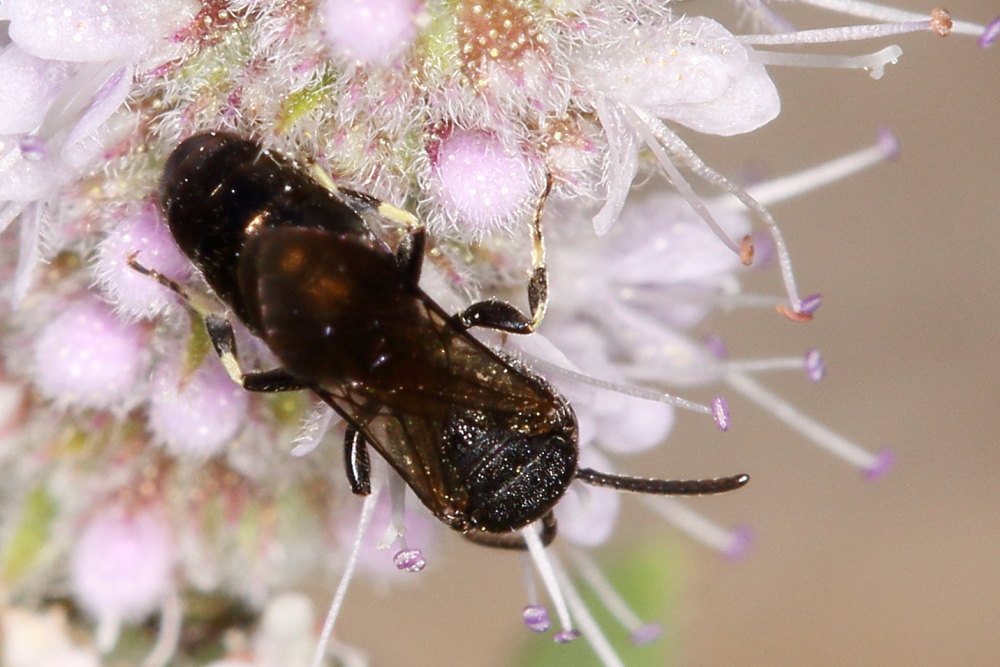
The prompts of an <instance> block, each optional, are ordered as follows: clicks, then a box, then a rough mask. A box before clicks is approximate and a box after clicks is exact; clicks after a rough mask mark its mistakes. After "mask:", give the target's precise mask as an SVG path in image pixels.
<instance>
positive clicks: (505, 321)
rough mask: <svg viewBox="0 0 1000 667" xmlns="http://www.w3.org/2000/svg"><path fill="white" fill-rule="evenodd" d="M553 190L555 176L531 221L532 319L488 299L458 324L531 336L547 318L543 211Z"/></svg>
mask: <svg viewBox="0 0 1000 667" xmlns="http://www.w3.org/2000/svg"><path fill="white" fill-rule="evenodd" d="M551 190H552V174H547V175H546V178H545V189H544V190H543V191H542V195H541V197H539V198H538V204H537V205H536V206H535V213H534V216H533V217H532V220H531V232H532V245H531V277H530V278H529V279H528V308H529V309H530V310H531V315H530V316H528V315H525V314H524V313H522V312H521V311H520V310H518V308H517V307H516V306H514V305H512V304H510V303H507V302H506V301H500V300H499V299H486V300H485V301H479V302H478V303H474V304H472V305H471V306H469V307H468V308H466V309H465V310H463V311H462V312H461V313H459V314H458V316H457V317H456V320H457V321H458V323H459V325H460V326H462V327H464V328H466V329H468V328H469V327H484V328H487V329H496V330H498V331H506V332H508V333H515V334H530V333H531V332H533V331H534V330H535V329H537V328H538V325H539V324H541V323H542V318H543V317H545V310H546V308H547V307H548V303H549V273H548V269H547V268H546V266H545V241H544V238H543V237H542V210H543V209H544V208H545V200H546V199H548V197H549V192H550V191H551Z"/></svg>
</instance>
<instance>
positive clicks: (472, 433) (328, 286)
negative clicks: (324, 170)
mask: <svg viewBox="0 0 1000 667" xmlns="http://www.w3.org/2000/svg"><path fill="white" fill-rule="evenodd" d="M160 194H161V201H162V205H163V209H164V211H165V212H166V216H167V221H168V224H169V226H170V230H171V232H172V234H173V236H174V238H175V239H176V240H177V243H178V244H179V245H180V247H181V249H182V250H183V251H184V252H185V253H186V254H187V255H188V257H190V258H191V260H192V262H193V263H194V264H195V265H196V266H197V267H198V269H199V270H200V271H201V273H202V275H203V276H204V278H205V280H206V281H207V283H208V285H209V286H210V287H211V288H212V290H213V291H214V292H215V294H216V296H218V297H219V299H221V300H222V301H223V302H225V304H226V305H228V306H229V308H231V310H232V312H233V313H234V314H235V315H236V317H238V318H239V319H240V321H242V322H243V323H244V324H245V325H246V326H247V328H248V329H249V330H250V331H251V332H252V333H253V334H254V335H255V336H257V337H259V338H260V339H261V340H262V341H264V342H265V343H266V344H267V346H268V347H269V348H270V350H271V351H272V352H273V353H274V355H275V357H276V358H277V359H278V360H279V361H280V363H281V368H278V369H274V370H270V371H252V372H243V371H241V370H239V367H238V361H237V357H236V349H235V342H234V338H233V333H232V328H231V326H230V325H229V323H228V321H226V320H225V319H223V318H221V317H219V316H218V315H209V316H207V317H206V326H207V328H208V330H209V334H210V335H211V338H212V341H213V343H214V345H215V347H216V350H217V352H218V353H219V355H220V357H222V359H223V362H224V363H226V365H227V368H228V369H229V370H230V373H231V374H232V375H233V377H234V379H236V381H238V382H240V383H241V384H242V386H244V387H245V388H246V389H248V390H251V391H283V390H292V389H309V390H312V391H314V392H315V393H316V394H317V395H319V396H320V397H321V398H322V399H323V400H324V401H325V402H326V403H328V404H329V405H330V407H332V408H333V409H334V410H336V411H337V412H338V413H339V414H340V415H341V416H342V417H343V418H344V419H345V420H346V422H347V424H348V429H347V437H346V440H345V458H346V463H347V474H348V479H349V481H350V483H351V486H352V489H353V490H354V492H355V493H358V494H365V493H368V492H369V490H370V485H369V480H368V467H369V466H368V458H367V447H366V446H367V445H371V446H372V447H374V448H375V450H376V451H378V453H379V454H380V455H381V456H382V457H383V458H384V459H385V460H386V461H387V462H388V463H389V464H390V465H391V466H392V467H393V468H394V469H395V470H396V472H398V473H399V475H400V476H401V477H402V478H403V479H404V480H405V481H406V483H407V484H408V485H409V487H410V488H411V489H412V490H413V492H414V493H415V494H416V495H417V497H418V498H419V499H420V500H421V501H422V502H423V503H424V505H426V506H427V507H428V509H430V510H431V512H433V513H434V514H435V516H437V517H438V518H439V519H440V520H441V521H443V522H444V523H446V524H447V525H449V526H451V527H452V528H454V529H456V530H458V531H460V532H462V533H463V534H464V535H465V536H467V537H469V538H470V539H473V540H475V541H478V542H481V543H485V544H489V545H492V546H501V547H514V548H523V546H524V541H523V539H522V538H521V536H520V535H518V534H517V533H514V532H513V531H515V530H517V529H519V528H521V527H523V526H526V525H528V524H530V523H532V522H535V521H537V520H539V519H542V520H543V526H544V529H543V540H544V542H546V543H548V542H549V541H551V539H552V537H553V536H554V534H555V522H554V520H553V519H552V515H551V509H552V507H553V506H554V505H555V504H556V502H557V501H558V500H559V499H560V497H561V496H562V495H563V494H564V493H565V492H566V489H567V488H568V487H569V485H570V483H571V482H572V481H573V479H574V478H577V479H580V480H581V481H584V482H587V483H590V484H599V485H604V486H613V487H615V488H620V489H625V490H632V491H640V492H647V493H711V492H717V491H724V490H728V489H730V488H736V487H738V486H742V484H744V483H745V482H746V480H747V479H748V478H747V477H746V476H745V475H744V476H738V477H733V478H723V479H719V480H702V481H695V482H680V481H667V480H646V479H638V478H631V477H623V476H617V475H609V474H606V473H600V472H597V471H593V470H589V469H581V470H578V469H577V451H578V450H577V424H576V418H575V416H574V414H573V410H572V408H571V407H570V406H569V404H568V403H567V402H566V400H565V399H564V398H562V397H561V396H560V395H559V394H558V393H557V392H556V391H555V390H554V389H553V388H552V387H551V385H549V384H548V383H547V382H546V381H545V380H543V379H542V378H541V377H539V376H538V375H536V374H535V373H533V372H531V371H530V370H529V369H528V368H526V367H525V366H524V365H523V364H521V363H519V362H517V361H515V360H513V359H511V358H509V357H507V356H505V355H504V354H502V353H500V352H497V351H495V350H492V349H490V348H489V347H487V346H485V345H483V344H482V343H480V342H479V341H478V340H476V339H475V338H473V337H472V336H470V335H469V333H468V332H467V328H468V327H469V326H485V327H491V328H495V329H500V330H504V331H509V332H515V333H527V332H530V331H531V330H532V329H533V328H534V325H536V324H537V322H538V320H540V318H541V313H542V312H544V302H545V299H546V287H545V285H546V281H545V270H544V263H543V262H541V261H540V262H539V264H538V265H537V266H536V270H535V273H534V275H533V276H532V280H531V284H530V285H529V300H530V301H531V308H532V314H533V316H534V317H533V318H527V317H525V316H524V315H523V314H521V313H520V312H519V311H517V309H515V308H514V307H513V306H511V305H509V304H506V303H503V302H499V301H492V300H491V301H484V302H480V303H478V304H474V305H473V306H471V307H470V308H468V309H467V310H465V311H464V312H463V313H460V314H459V315H450V314H448V313H446V312H444V311H443V310H442V309H441V307H440V306H438V304H437V303H435V302H434V301H433V300H432V299H431V298H430V297H428V296H427V294H425V293H424V292H423V291H422V290H421V289H420V287H419V286H418V280H419V277H420V270H421V260H422V256H423V248H424V232H423V229H422V227H419V226H414V227H413V228H412V229H411V232H410V234H409V236H408V237H407V238H406V239H405V241H404V242H403V243H401V244H400V246H399V248H398V249H397V250H396V251H393V250H392V249H391V248H390V247H389V246H388V245H387V244H386V243H385V242H384V241H382V240H381V239H380V238H378V237H377V236H376V235H375V234H374V233H373V232H372V230H371V228H370V227H369V226H368V224H367V223H366V222H365V219H364V216H366V215H371V214H380V213H384V212H385V211H386V210H391V211H396V212H399V210H398V209H394V208H392V207H389V206H388V205H386V204H383V203H381V202H379V201H378V200H376V199H374V198H372V197H370V196H368V195H364V194H362V193H358V192H353V191H350V190H342V189H338V188H336V186H333V185H332V184H330V185H329V186H324V185H321V184H320V183H319V182H317V181H316V180H314V179H313V178H311V177H310V176H309V175H308V172H307V171H306V170H304V169H302V168H301V167H299V166H298V165H296V164H295V163H293V162H291V161H289V160H287V159H285V158H283V157H281V156H279V155H277V154H275V153H274V152H271V151H267V150H263V149H262V148H261V147H260V146H259V145H258V144H257V143H255V142H252V141H248V140H246V139H242V138H239V137H236V136H233V135H229V134H224V133H217V132H212V133H206V134H200V135H196V136H194V137H192V138H190V139H188V140H186V141H185V142H183V143H182V144H181V145H180V146H178V147H177V149H176V150H175V151H174V152H173V154H171V156H170V157H169V159H168V161H167V165H166V168H165V170H164V173H163V178H162V181H161V184H160ZM539 215H540V208H539V212H538V214H536V231H537V232H538V235H537V239H538V242H539V243H540V226H538V217H539ZM133 265H134V266H135V267H136V268H137V269H138V270H140V271H143V272H145V273H147V274H150V275H154V276H155V277H157V278H158V279H160V280H162V281H166V279H165V278H163V277H162V276H159V275H158V274H155V272H152V271H149V270H148V269H144V268H142V267H140V266H138V265H135V264H133ZM167 282H169V281H167ZM174 288H175V289H178V290H181V289H182V288H179V287H178V286H174Z"/></svg>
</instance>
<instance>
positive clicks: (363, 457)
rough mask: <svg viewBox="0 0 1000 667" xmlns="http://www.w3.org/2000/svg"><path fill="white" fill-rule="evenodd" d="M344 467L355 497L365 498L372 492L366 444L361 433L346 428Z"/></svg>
mask: <svg viewBox="0 0 1000 667" xmlns="http://www.w3.org/2000/svg"><path fill="white" fill-rule="evenodd" d="M344 465H345V466H346V467H347V481H348V482H349V483H350V485H351V492H352V493H353V494H354V495H356V496H367V495H368V494H370V493H371V492H372V483H371V461H370V460H369V459H368V443H367V442H366V441H365V437H364V436H363V435H361V431H359V430H358V429H356V428H354V427H353V426H348V427H347V430H346V431H345V432H344Z"/></svg>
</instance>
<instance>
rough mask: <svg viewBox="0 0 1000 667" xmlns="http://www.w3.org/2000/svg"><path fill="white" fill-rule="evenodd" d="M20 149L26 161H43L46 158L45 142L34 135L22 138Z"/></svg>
mask: <svg viewBox="0 0 1000 667" xmlns="http://www.w3.org/2000/svg"><path fill="white" fill-rule="evenodd" d="M20 149H21V155H23V156H24V159H25V160H33V161H34V160H41V159H42V158H43V157H45V142H44V141H42V140H41V138H39V137H38V136H36V135H34V134H26V135H24V136H23V137H21V141H20Z"/></svg>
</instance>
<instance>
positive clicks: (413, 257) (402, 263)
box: [323, 181, 427, 284]
mask: <svg viewBox="0 0 1000 667" xmlns="http://www.w3.org/2000/svg"><path fill="white" fill-rule="evenodd" d="M323 184H324V185H326V187H328V188H330V189H332V190H333V191H334V192H336V193H337V194H338V195H339V196H340V198H341V199H342V200H343V201H344V202H345V203H346V204H347V205H348V206H350V207H351V209H352V210H353V211H354V212H355V213H357V214H358V215H361V216H363V215H364V214H365V213H368V212H375V213H377V214H378V215H380V216H382V217H383V218H385V219H387V220H391V221H392V222H394V223H396V224H398V225H401V226H403V227H405V228H406V229H407V230H408V232H409V233H408V234H407V235H406V236H405V237H404V238H403V240H402V241H401V242H400V244H399V247H398V248H396V264H397V265H399V268H400V269H402V270H403V271H404V272H405V273H406V274H407V275H408V276H410V278H411V279H412V280H413V282H414V284H416V283H417V282H418V281H419V280H420V270H421V268H422V267H423V263H424V246H425V245H426V244H427V232H426V230H425V229H424V225H423V223H421V222H420V221H419V220H418V219H417V217H416V216H415V215H413V214H412V213H409V212H407V211H404V210H403V209H401V208H399V207H397V206H393V205H392V204H387V203H386V202H384V201H382V200H380V199H376V198H375V197H372V196H371V195H369V194H365V193H364V192H358V191H357V190H350V189H348V188H342V187H339V186H336V185H334V184H333V183H332V181H331V182H329V183H327V182H325V181H324V182H323Z"/></svg>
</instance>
